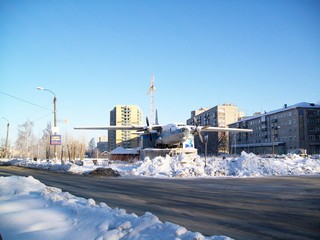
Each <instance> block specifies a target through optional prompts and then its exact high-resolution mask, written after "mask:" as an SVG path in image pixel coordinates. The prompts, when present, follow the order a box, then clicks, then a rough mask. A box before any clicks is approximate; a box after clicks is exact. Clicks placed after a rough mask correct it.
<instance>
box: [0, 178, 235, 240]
mask: <svg viewBox="0 0 320 240" xmlns="http://www.w3.org/2000/svg"><path fill="white" fill-rule="evenodd" d="M0 222H1V224H0V234H1V235H2V238H3V239H17V240H18V239H33V240H37V239H41V240H42V239H47V240H49V239H54V240H55V239H97V240H103V239H114V240H116V239H177V240H178V239H197V240H202V239H215V240H222V239H230V238H228V237H225V236H212V237H204V236H203V235H202V234H200V233H194V232H190V231H188V230H187V229H185V228H184V227H181V226H179V225H175V224H172V223H169V222H165V223H162V222H161V221H159V219H158V218H157V217H156V216H155V215H153V214H151V213H145V214H144V215H143V216H141V217H138V216H137V215H135V214H127V213H126V211H125V210H124V209H117V208H116V209H111V208H110V207H108V206H107V204H105V203H100V204H99V205H97V204H96V203H95V201H94V200H93V199H88V200H87V199H84V198H79V197H75V196H73V195H71V194H69V193H67V192H62V191H61V189H58V188H53V187H48V186H46V185H44V184H42V183H41V182H39V181H38V180H36V179H34V178H33V177H31V176H30V177H27V178H26V177H17V176H12V177H0Z"/></svg>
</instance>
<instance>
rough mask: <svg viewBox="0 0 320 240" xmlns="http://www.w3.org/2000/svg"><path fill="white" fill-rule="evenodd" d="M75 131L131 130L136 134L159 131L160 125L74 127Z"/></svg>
mask: <svg viewBox="0 0 320 240" xmlns="http://www.w3.org/2000/svg"><path fill="white" fill-rule="evenodd" d="M73 129H75V130H133V131H137V132H144V131H148V129H151V130H156V131H161V129H162V126H161V125H152V126H149V127H148V126H140V125H131V126H82V127H74V128H73Z"/></svg>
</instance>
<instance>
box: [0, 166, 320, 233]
mask: <svg viewBox="0 0 320 240" xmlns="http://www.w3.org/2000/svg"><path fill="white" fill-rule="evenodd" d="M11 174H13V175H23V176H28V175H32V176H33V177H34V178H37V179H39V180H40V181H41V182H43V183H45V184H46V185H49V186H55V187H58V188H61V189H62V190H63V191H67V192H70V193H72V194H74V195H76V196H81V197H85V198H93V199H95V200H96V201H97V202H105V203H106V204H108V205H109V206H110V207H119V208H124V209H126V210H127V212H128V213H131V212H135V213H136V214H138V215H141V214H143V213H144V212H147V211H148V212H151V213H153V214H155V215H156V216H158V217H159V219H160V220H161V221H163V222H165V221H169V222H173V223H176V224H179V225H181V226H184V227H186V228H187V229H188V230H191V231H195V232H197V231H198V232H201V233H202V234H204V235H206V236H211V235H226V236H229V237H231V238H235V239H320V176H294V177H265V178H214V179H212V178H211V179H208V178H200V179H156V178H121V177H120V178H107V177H91V176H80V175H71V174H62V173H53V172H47V171H42V170H32V169H25V168H16V167H0V176H8V175H11Z"/></svg>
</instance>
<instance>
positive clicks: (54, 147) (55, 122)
mask: <svg viewBox="0 0 320 240" xmlns="http://www.w3.org/2000/svg"><path fill="white" fill-rule="evenodd" d="M37 89H38V90H44V91H48V92H50V93H52V94H53V135H56V134H57V97H56V94H55V93H54V92H52V91H51V90H50V89H46V88H43V87H37ZM53 150H54V159H55V160H57V146H56V145H55V144H54V145H53Z"/></svg>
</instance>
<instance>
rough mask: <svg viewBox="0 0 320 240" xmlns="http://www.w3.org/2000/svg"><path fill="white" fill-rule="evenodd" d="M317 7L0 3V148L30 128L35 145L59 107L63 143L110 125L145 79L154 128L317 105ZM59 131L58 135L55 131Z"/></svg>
mask: <svg viewBox="0 0 320 240" xmlns="http://www.w3.org/2000/svg"><path fill="white" fill-rule="evenodd" d="M319 26H320V2H319V1H312V0H308V1H303V0H300V1H295V0H290V1H286V0H280V1H272V0H271V1H270V0H268V1H253V0H252V1H251V0H245V1H231V0H227V1H217V0H208V1H206V0H200V1H193V0H187V1H185V0H183V1H180V0H173V1H166V0H164V1H163V0H161V1H160V0H153V1H147V0H145V1H142V0H137V1H126V0H120V1H98V0H92V1H83V0H69V1H51V0H48V1H41V0H30V1H24V0H13V1H12V0H2V1H0V33H1V37H0V139H1V138H5V131H6V124H7V120H6V119H8V121H9V122H10V130H11V131H10V133H11V134H10V141H11V142H13V141H14V140H15V138H16V135H17V128H18V126H19V125H21V124H23V123H25V122H26V121H27V120H30V121H33V122H34V127H35V135H36V136H39V137H41V135H42V130H43V129H45V128H46V126H47V123H48V122H50V121H53V113H52V112H53V102H52V100H53V94H51V93H50V92H47V91H39V90H37V89H36V87H38V86H42V87H44V88H46V89H49V90H51V91H52V92H54V93H55V95H56V97H57V118H58V126H59V127H60V131H61V132H62V133H65V132H68V133H69V134H71V135H73V134H74V135H75V136H80V135H79V134H82V135H83V134H84V135H85V136H87V137H88V141H89V140H90V138H91V136H92V137H96V136H102V135H105V134H106V132H104V131H98V132H92V131H90V132H83V131H81V133H79V132H75V131H74V130H73V127H74V126H81V125H109V113H110V111H111V110H112V109H113V108H114V106H116V105H119V104H123V105H138V106H139V107H140V108H141V109H142V110H143V112H144V117H145V116H150V96H148V95H147V91H148V87H149V85H150V79H151V76H152V74H154V76H155V86H156V90H155V92H154V96H155V97H154V105H155V106H154V108H155V109H157V110H158V114H159V122H160V123H162V124H166V123H169V122H185V121H186V120H187V119H188V118H190V114H191V111H192V110H196V109H199V108H201V107H214V106H216V105H218V104H223V103H232V104H235V105H237V106H238V107H239V109H240V110H241V111H244V112H245V114H246V115H252V114H253V113H254V112H259V111H271V110H275V109H278V108H281V107H282V106H283V105H284V104H288V105H292V104H295V103H298V102H314V103H319V102H320V94H319V89H320V80H319V76H320V44H319V42H320V28H319ZM4 118H6V119H4ZM65 119H67V120H68V124H64V123H63V120H65Z"/></svg>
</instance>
